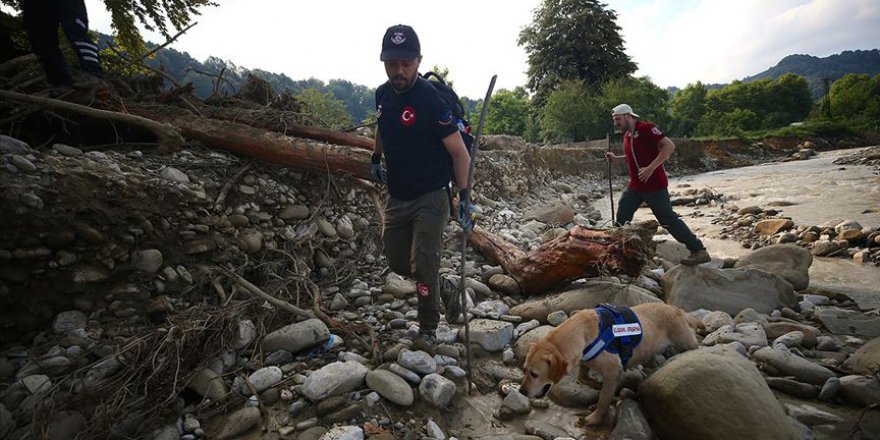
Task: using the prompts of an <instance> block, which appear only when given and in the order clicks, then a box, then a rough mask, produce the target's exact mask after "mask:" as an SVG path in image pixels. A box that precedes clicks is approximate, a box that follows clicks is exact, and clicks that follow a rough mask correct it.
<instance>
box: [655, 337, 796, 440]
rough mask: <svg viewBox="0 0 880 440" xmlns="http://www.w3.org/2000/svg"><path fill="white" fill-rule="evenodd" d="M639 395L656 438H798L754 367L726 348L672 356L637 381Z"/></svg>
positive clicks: (679, 439)
mask: <svg viewBox="0 0 880 440" xmlns="http://www.w3.org/2000/svg"><path fill="white" fill-rule="evenodd" d="M693 384H700V386H693ZM639 398H640V400H641V402H642V410H643V411H644V412H645V415H646V417H647V419H648V420H649V421H650V424H651V428H652V429H653V430H654V432H655V433H656V435H657V437H658V438H669V439H672V438H674V439H677V440H704V439H707V438H711V439H714V440H734V439H744V438H751V439H774V440H776V439H778V440H799V439H800V438H801V437H800V435H799V432H798V430H797V429H795V428H794V426H792V424H791V423H789V422H788V417H787V416H786V414H785V412H784V410H783V408H782V406H781V405H780V404H779V402H778V401H777V400H776V397H775V396H774V395H773V392H772V391H770V388H769V387H768V386H767V384H766V383H764V381H763V379H762V378H761V372H760V371H758V369H757V367H755V365H754V364H753V363H752V362H750V361H749V360H748V359H746V358H744V357H742V356H741V355H739V354H738V353H736V352H735V351H732V350H729V349H723V348H719V349H703V350H692V351H688V352H685V353H682V354H679V355H677V356H675V357H673V358H672V359H670V360H669V361H668V362H667V363H666V364H664V365H663V366H662V367H660V369H658V370H657V371H655V372H654V374H652V375H651V376H650V377H648V378H647V379H646V380H645V381H644V382H643V383H642V385H641V387H640V388H639Z"/></svg>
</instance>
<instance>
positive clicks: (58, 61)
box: [21, 0, 103, 85]
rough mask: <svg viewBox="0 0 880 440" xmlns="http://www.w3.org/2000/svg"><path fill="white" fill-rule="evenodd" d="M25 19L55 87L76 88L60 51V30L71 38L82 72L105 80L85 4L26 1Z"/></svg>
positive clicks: (78, 0) (71, 0)
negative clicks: (72, 86) (70, 85)
mask: <svg viewBox="0 0 880 440" xmlns="http://www.w3.org/2000/svg"><path fill="white" fill-rule="evenodd" d="M21 12H22V17H23V18H24V24H25V27H26V28H27V34H28V38H29V39H30V42H31V46H32V47H33V49H34V53H36V54H37V56H38V57H39V58H40V63H42V65H43V70H45V71H46V79H47V80H48V81H49V84H52V85H64V84H67V85H69V84H72V83H73V77H72V76H71V74H70V69H69V68H68V66H67V63H66V62H65V61H64V56H63V55H62V53H61V49H60V48H59V47H58V26H59V25H60V26H61V29H63V30H64V33H65V34H66V35H67V41H69V42H70V47H71V48H72V49H73V51H74V53H76V57H77V59H78V60H79V65H80V69H81V70H82V71H83V72H88V73H91V74H93V75H97V76H103V71H102V70H101V61H100V59H99V57H98V46H96V45H95V43H94V42H93V41H92V38H91V37H90V36H89V19H88V16H87V14H86V5H85V3H84V2H83V0H23V1H22V4H21Z"/></svg>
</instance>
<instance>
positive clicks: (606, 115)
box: [597, 76, 671, 135]
mask: <svg viewBox="0 0 880 440" xmlns="http://www.w3.org/2000/svg"><path fill="white" fill-rule="evenodd" d="M600 91H601V95H602V99H601V101H600V102H601V106H602V111H601V112H600V120H599V121H597V124H599V125H600V126H601V125H609V124H610V123H611V122H610V121H611V109H612V108H614V106H616V105H617V104H621V103H626V104H629V105H630V106H631V107H632V108H633V110H634V111H635V112H636V113H638V115H639V116H640V117H641V119H644V120H646V121H651V122H653V123H654V124H656V125H657V126H658V127H660V128H661V129H662V130H666V127H667V126H668V125H669V121H670V119H671V117H670V115H669V93H667V92H666V90H664V89H661V88H660V87H658V86H657V85H656V84H654V83H653V82H651V79H650V78H648V77H647V76H643V77H639V78H633V77H630V76H625V77H620V78H614V79H610V80H608V81H606V82H604V83H603V84H602V85H601V87H600ZM600 135H604V133H600Z"/></svg>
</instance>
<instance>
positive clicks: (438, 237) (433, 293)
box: [412, 189, 449, 335]
mask: <svg viewBox="0 0 880 440" xmlns="http://www.w3.org/2000/svg"><path fill="white" fill-rule="evenodd" d="M418 203H419V211H418V213H417V214H416V217H415V221H414V222H413V250H412V253H413V276H414V277H415V278H416V281H418V282H419V283H420V284H422V285H423V286H426V287H427V294H426V295H422V294H421V293H422V292H420V295H419V327H420V329H421V331H422V332H423V333H428V334H430V335H433V334H434V330H436V329H437V324H438V323H439V322H440V308H439V300H440V254H441V252H442V249H443V229H444V228H446V224H447V223H448V222H449V202H448V198H447V195H446V190H445V189H440V190H438V191H434V192H432V193H428V194H425V195H424V196H422V197H420V198H419V199H418Z"/></svg>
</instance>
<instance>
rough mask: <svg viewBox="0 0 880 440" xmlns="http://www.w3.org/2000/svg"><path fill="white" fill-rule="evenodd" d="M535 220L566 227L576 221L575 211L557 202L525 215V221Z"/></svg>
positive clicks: (526, 212)
mask: <svg viewBox="0 0 880 440" xmlns="http://www.w3.org/2000/svg"><path fill="white" fill-rule="evenodd" d="M531 219H535V220H538V221H539V222H541V223H545V224H548V225H566V224H568V223H571V222H572V221H573V220H574V211H573V210H572V209H571V207H570V206H568V205H567V204H565V203H564V202H561V201H557V202H553V203H550V204H547V205H544V206H540V207H538V208H534V209H530V210H527V211H525V212H524V213H523V220H531Z"/></svg>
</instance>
